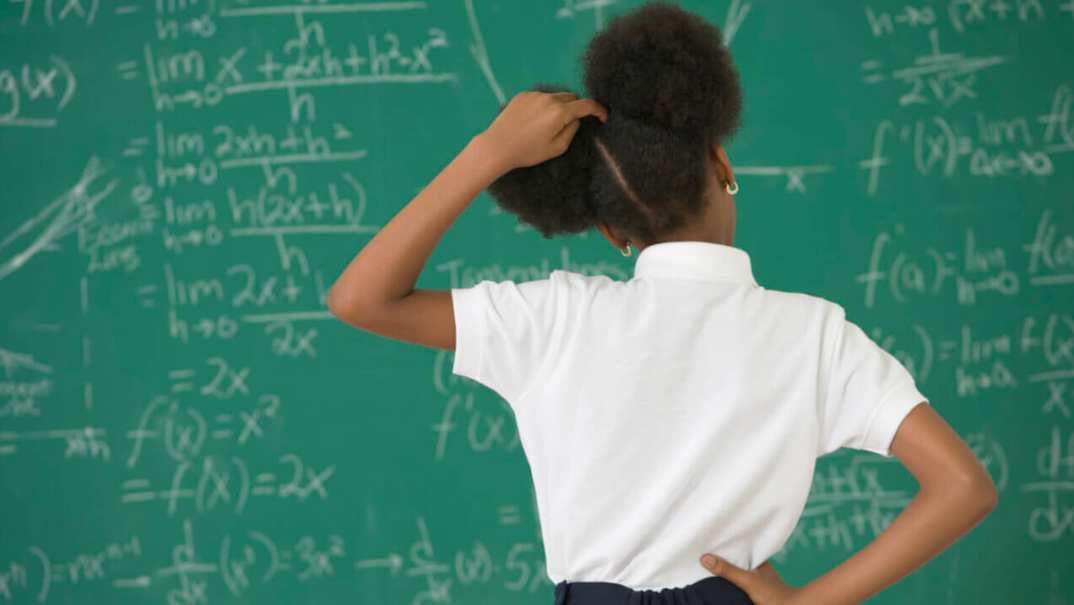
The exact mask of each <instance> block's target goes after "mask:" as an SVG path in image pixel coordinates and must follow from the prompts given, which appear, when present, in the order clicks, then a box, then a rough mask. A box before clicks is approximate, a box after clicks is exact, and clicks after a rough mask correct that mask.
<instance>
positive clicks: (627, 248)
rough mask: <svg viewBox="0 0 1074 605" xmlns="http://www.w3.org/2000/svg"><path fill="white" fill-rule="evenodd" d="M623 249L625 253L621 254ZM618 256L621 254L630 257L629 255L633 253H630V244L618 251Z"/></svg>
mask: <svg viewBox="0 0 1074 605" xmlns="http://www.w3.org/2000/svg"><path fill="white" fill-rule="evenodd" d="M624 249H625V250H626V252H623V250H624ZM619 254H622V255H623V256H630V255H631V254H633V252H631V251H630V242H627V243H626V246H624V247H623V248H620V249H619Z"/></svg>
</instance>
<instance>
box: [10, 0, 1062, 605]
mask: <svg viewBox="0 0 1074 605" xmlns="http://www.w3.org/2000/svg"><path fill="white" fill-rule="evenodd" d="M683 5H684V6H685V7H686V8H689V9H691V10H695V11H697V12H700V13H702V14H704V15H706V16H707V17H708V18H710V19H711V20H712V21H713V22H714V23H716V24H718V25H720V26H721V27H723V28H724V30H725V32H726V34H727V39H728V40H729V44H730V46H731V48H732V51H733V53H734V55H735V57H736V61H737V63H738V66H739V69H740V71H741V75H742V80H743V91H744V99H745V113H744V116H743V125H742V129H741V130H740V131H739V134H738V136H737V137H736V138H735V139H734V140H733V141H732V142H731V144H730V145H729V148H728V150H729V154H730V157H731V160H732V163H733V165H734V166H735V169H736V170H735V173H736V176H738V177H739V182H740V183H741V187H742V191H741V192H740V193H739V195H738V197H737V201H738V208H739V211H738V216H739V224H738V229H737V238H736V242H735V244H736V245H737V246H739V247H741V248H743V249H745V250H747V251H748V252H749V253H750V255H751V257H752V260H753V266H754V271H755V274H756V276H757V278H758V281H759V282H760V283H761V284H762V285H764V286H766V287H768V288H771V289H779V290H793V291H802V292H807V293H811V294H815V295H819V296H823V297H825V298H828V299H830V300H833V301H836V302H839V303H840V304H842V305H844V306H845V307H846V309H847V314H848V318H849V319H851V320H852V321H855V322H857V323H859V324H860V325H861V326H862V327H863V328H866V330H867V332H869V333H870V335H872V336H873V337H874V338H876V339H877V340H878V342H881V343H882V345H883V346H884V347H885V348H886V349H888V350H890V351H891V352H892V353H894V354H896V355H897V356H898V357H899V359H901V360H902V361H903V362H904V363H905V364H906V365H907V367H909V368H910V369H911V370H912V372H913V373H914V375H915V377H916V378H917V380H918V382H919V385H920V387H921V389H922V391H923V392H924V393H926V394H927V395H928V397H929V398H930V400H931V402H932V404H933V406H934V408H935V409H936V410H938V411H939V412H940V413H941V414H942V415H943V416H944V417H945V418H946V419H947V420H948V421H949V422H950V423H951V424H952V425H953V426H954V427H955V428H956V429H957V430H958V431H959V432H960V434H962V435H963V436H964V438H965V439H966V440H967V442H968V443H969V444H970V445H971V446H972V447H973V448H974V451H975V452H976V453H977V454H978V455H979V457H980V459H981V460H982V462H983V463H984V464H985V466H986V467H987V468H988V470H989V471H990V473H991V474H992V476H993V478H994V480H995V482H996V484H997V486H998V488H999V493H1000V501H999V505H998V507H997V508H996V509H995V511H994V512H993V513H992V515H991V516H990V517H988V518H987V519H986V520H985V521H984V522H983V523H982V524H981V525H979V526H978V527H977V528H976V530H975V531H973V532H971V533H970V534H969V535H968V536H967V537H966V538H965V539H964V540H962V541H961V542H959V543H958V544H956V545H955V546H954V547H953V548H952V549H950V550H948V551H946V552H944V553H943V554H941V555H940V556H939V557H937V558H936V559H934V560H932V561H931V562H930V563H928V564H927V565H926V566H924V567H922V568H921V569H919V570H918V571H917V572H915V573H914V574H913V575H911V576H910V577H908V578H907V579H905V580H904V581H902V582H901V583H899V584H898V585H897V586H895V587H893V588H892V589H890V590H888V591H886V592H885V593H883V594H882V595H880V596H878V597H877V598H875V599H874V600H873V602H876V603H906V602H928V603H939V602H942V603H1045V602H1049V603H1065V602H1072V601H1074V579H1072V577H1071V573H1070V572H1071V570H1072V565H1074V555H1072V553H1074V487H1072V481H1074V415H1072V408H1074V316H1072V313H1074V176H1072V175H1074V170H1072V168H1074V156H1072V154H1071V152H1072V151H1074V117H1072V115H1071V114H1072V111H1074V109H1072V104H1074V102H1072V99H1074V75H1072V72H1071V69H1070V57H1071V52H1070V50H1071V49H1072V48H1074V8H1072V7H1071V4H1070V3H1069V2H1066V3H1061V2H1059V1H1052V0H1014V1H1013V2H1008V3H1006V4H1003V3H990V4H988V5H987V6H985V5H984V3H977V2H962V1H959V0H950V1H944V2H939V1H937V2H928V1H926V2H909V3H903V2H896V1H880V0H877V1H875V2H871V3H865V4H862V3H857V2H839V3H834V2H832V3H812V2H774V1H750V0H732V1H724V0H721V1H719V2H700V1H695V2H683ZM635 6H637V3H636V2H627V1H622V2H615V1H606V2H605V1H602V2H583V1H581V0H573V1H572V0H555V1H553V0H547V1H539V2H538V1H532V2H510V1H503V0H498V1H486V0H463V1H456V2H447V1H439V0H428V1H424V2H422V1H398V2H377V3H372V2H369V3H367V2H351V1H350V0H340V1H339V2H329V3H317V2H312V1H305V0H295V1H294V2H289V0H157V1H156V2H145V1H141V0H13V1H11V2H4V3H2V4H0V40H2V45H3V47H2V48H3V52H2V53H0V158H2V161H0V192H2V193H0V196H2V198H0V370H2V373H0V502H2V510H3V514H2V519H0V603H6V602H12V603H75V602H77V603H117V604H123V603H174V604H195V603H342V602H347V603H369V604H374V603H375V604H403V603H411V604H431V603H460V604H466V605H476V604H484V603H497V604H501V603H525V604H528V603H550V602H551V598H552V586H551V584H550V582H549V581H548V580H547V578H546V577H545V575H544V556H543V549H542V542H541V534H540V527H539V523H538V520H537V511H536V508H535V506H536V505H535V500H534V498H533V494H532V488H531V485H530V482H529V473H528V469H527V466H526V460H525V457H524V453H523V451H522V449H521V447H520V443H519V440H518V435H517V433H516V425H515V421H514V418H513V416H512V414H511V410H510V408H509V407H508V406H507V405H506V404H505V402H503V401H502V400H500V399H498V398H497V396H496V395H495V394H494V393H493V392H491V391H489V390H487V389H485V388H483V387H481V386H479V385H476V384H474V383H472V382H469V381H465V380H463V379H461V378H458V377H456V376H453V375H452V374H451V371H450V368H451V353H450V352H447V351H437V350H432V349H428V348H422V347H418V346H413V345H408V344H405V343H401V342H397V341H393V340H389V339H384V338H380V337H377V336H374V335H371V334H368V333H364V332H361V331H358V330H354V329H353V328H350V327H348V326H346V325H344V324H343V323H341V322H339V321H338V320H336V319H334V318H333V317H332V316H331V315H330V313H329V312H328V311H327V308H326V306H325V295H326V292H327V289H328V288H329V286H330V285H331V283H332V281H333V280H334V279H335V277H336V276H338V274H339V272H340V271H341V270H342V269H343V267H344V266H345V264H346V263H347V262H348V261H349V260H350V258H351V257H352V256H353V255H354V254H355V253H356V252H357V251H358V250H359V249H360V248H361V247H362V246H363V245H364V243H365V242H367V241H368V240H369V238H370V237H371V236H372V235H373V234H374V233H375V232H376V230H377V229H378V228H379V227H380V226H382V225H384V224H385V222H386V221H388V220H389V219H390V218H391V217H392V216H393V214H394V213H395V212H396V211H398V210H399V209H400V208H401V207H402V206H403V205H404V204H405V203H406V202H407V201H409V200H410V199H411V198H412V197H413V196H414V195H415V194H416V193H417V192H418V191H419V190H420V189H421V188H422V187H423V186H424V185H425V184H426V183H427V182H428V181H429V180H430V179H431V178H432V177H433V176H435V174H436V173H437V172H438V171H439V170H440V169H441V168H442V167H443V166H444V165H445V164H446V163H447V162H448V161H450V159H451V158H452V157H453V156H454V155H455V154H456V153H457V152H458V151H459V150H461V149H462V147H463V145H464V144H465V142H466V141H467V140H468V138H469V137H471V136H472V135H474V134H476V133H477V132H479V131H480V130H481V129H483V128H484V127H486V126H487V125H488V123H489V122H490V121H491V119H492V118H493V117H494V116H495V115H496V111H497V108H498V107H499V105H500V104H501V103H503V102H505V101H506V100H507V99H508V98H510V97H511V96H512V95H513V94H514V93H515V92H518V91H520V90H523V89H525V88H527V87H530V86H532V85H533V84H534V83H535V82H538V81H542V82H560V83H562V84H564V85H567V86H572V87H575V88H576V89H579V90H580V88H579V80H580V75H581V74H580V72H579V62H578V57H579V54H580V53H581V51H582V49H583V48H584V47H585V44H586V43H587V41H588V40H589V38H590V37H591V36H592V34H593V33H594V32H595V31H597V30H598V29H599V28H601V27H602V26H603V24H605V23H607V21H608V19H610V18H611V17H612V16H614V15H615V14H618V13H622V12H625V11H628V10H630V9H632V8H634V7H635ZM632 262H633V259H624V258H622V257H621V256H620V255H619V253H618V252H616V251H615V250H614V249H612V248H611V247H610V246H608V245H607V242H605V241H604V240H603V238H602V237H600V236H599V234H596V233H589V234H585V235H580V236H577V237H571V238H562V239H553V240H546V239H542V238H541V237H540V236H539V234H537V233H536V232H535V231H534V230H532V229H528V228H525V227H523V226H520V225H519V224H518V222H517V220H516V219H515V218H514V217H513V216H511V215H508V214H505V213H502V212H500V211H498V209H497V207H496V206H495V204H494V203H493V202H492V200H491V199H490V198H489V197H488V196H487V195H486V194H482V195H481V196H480V197H478V199H477V200H476V201H475V202H474V204H473V205H472V207H471V208H470V209H468V210H467V212H466V213H465V214H464V215H463V216H462V217H461V218H460V220H459V221H458V222H457V224H456V225H455V226H454V227H453V228H452V229H451V231H450V232H449V233H448V234H447V236H446V237H445V238H444V240H443V241H442V243H441V245H440V246H439V247H438V248H437V250H436V252H435V254H434V255H433V258H431V259H430V262H429V264H428V266H427V268H426V270H425V272H424V273H423V275H422V276H421V279H420V280H419V287H425V288H444V289H446V288H449V287H453V286H466V285H470V284H472V283H474V282H476V281H478V280H480V279H513V280H516V281H525V280H530V279H539V278H541V277H544V276H546V275H547V274H548V273H549V272H550V271H551V270H553V269H570V270H574V271H579V272H584V273H604V274H608V275H610V276H612V277H614V278H618V279H626V278H629V276H630V274H631V271H632V268H633V266H632ZM914 491H915V483H914V482H913V480H912V477H911V476H910V475H909V474H908V473H907V472H906V471H905V470H904V469H903V468H902V467H901V466H900V465H898V464H897V460H895V459H883V458H882V457H880V456H876V455H874V454H869V453H866V452H859V451H852V450H842V451H840V452H836V453H833V454H831V455H829V456H825V457H823V458H821V459H820V460H818V462H817V467H816V476H815V484H814V488H813V491H812V494H811V496H810V502H809V504H808V505H807V508H806V512H805V514H804V515H803V517H802V519H801V521H800V523H799V527H798V528H797V531H796V532H795V534H794V535H793V536H792V538H791V540H790V541H789V542H788V543H787V545H786V546H785V548H784V549H783V551H781V553H780V554H779V556H778V557H777V558H776V560H775V561H774V563H775V565H776V566H777V568H778V569H780V570H781V571H782V572H783V573H784V575H785V577H786V578H787V579H788V580H789V581H791V582H793V583H803V582H805V581H807V580H809V579H810V578H812V577H814V576H816V575H819V574H821V573H823V572H825V571H827V570H828V569H830V568H831V567H832V566H833V565H835V564H837V563H839V562H840V561H842V560H843V559H845V558H846V557H848V556H850V555H851V554H852V553H853V552H856V551H857V550H858V549H860V548H862V547H863V546H865V545H866V544H867V543H868V542H869V541H870V540H871V539H872V538H873V537H874V536H875V535H876V534H877V533H879V532H880V531H882V530H883V528H884V527H885V526H886V524H887V523H889V522H890V521H891V520H892V518H893V517H894V516H895V515H896V514H897V513H898V512H899V511H900V510H901V509H902V507H903V506H905V504H906V503H907V502H908V501H909V499H910V498H911V497H912V495H913V493H914ZM699 554H700V553H699Z"/></svg>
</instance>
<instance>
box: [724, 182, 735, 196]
mask: <svg viewBox="0 0 1074 605" xmlns="http://www.w3.org/2000/svg"><path fill="white" fill-rule="evenodd" d="M732 185H734V188H732V187H731V186H732ZM723 189H724V191H726V192H727V193H730V194H731V195H734V194H736V193H738V181H735V182H733V183H725V184H724V186H723Z"/></svg>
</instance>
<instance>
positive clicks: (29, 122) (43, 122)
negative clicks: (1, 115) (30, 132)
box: [0, 118, 56, 128]
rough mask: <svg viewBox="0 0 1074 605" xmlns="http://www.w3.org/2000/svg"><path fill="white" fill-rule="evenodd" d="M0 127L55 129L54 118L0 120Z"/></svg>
mask: <svg viewBox="0 0 1074 605" xmlns="http://www.w3.org/2000/svg"><path fill="white" fill-rule="evenodd" d="M0 126H23V127H26V128H55V127H56V118H11V119H6V120H0Z"/></svg>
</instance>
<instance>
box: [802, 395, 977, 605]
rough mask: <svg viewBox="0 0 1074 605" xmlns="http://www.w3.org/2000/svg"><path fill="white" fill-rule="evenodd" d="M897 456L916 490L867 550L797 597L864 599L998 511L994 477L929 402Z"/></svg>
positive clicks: (907, 426)
mask: <svg viewBox="0 0 1074 605" xmlns="http://www.w3.org/2000/svg"><path fill="white" fill-rule="evenodd" d="M891 453H892V455H894V456H895V457H896V458H898V459H899V460H900V461H901V462H902V463H903V464H904V465H905V466H906V468H907V469H908V470H909V471H910V473H911V474H913V475H914V477H915V478H916V479H917V482H918V484H919V486H920V489H919V490H918V492H917V494H916V495H915V496H914V498H913V499H912V500H911V501H910V504H908V505H907V506H906V508H904V509H903V510H902V512H901V513H899V515H898V516H897V517H895V519H894V521H892V522H891V524H890V525H888V527H887V528H886V529H885V530H884V531H883V532H881V533H880V534H879V535H878V536H877V537H876V539H874V540H873V541H872V542H870V543H869V544H868V545H866V546H865V548H863V549H862V550H860V551H858V552H857V553H855V554H854V555H853V556H851V557H850V558H848V559H847V560H845V561H843V562H842V563H841V564H839V565H838V566H836V567H835V568H833V569H832V570H830V571H829V572H827V573H826V574H824V575H822V576H820V577H818V578H816V579H814V580H813V581H812V582H810V583H808V584H806V585H805V586H802V587H801V588H800V589H799V590H798V591H797V592H798V594H796V595H795V599H794V601H795V602H798V603H823V604H825V605H828V604H831V605H841V604H843V603H846V604H856V603H861V602H862V601H864V600H865V599H867V598H869V597H871V596H873V595H875V594H876V593H878V592H880V591H881V590H883V589H885V588H887V587H888V586H890V585H892V584H894V583H895V582H896V581H898V580H899V579H900V578H902V577H904V576H906V575H907V574H909V573H910V572H912V571H914V570H915V569H917V568H918V567H920V566H921V565H923V564H924V563H925V562H927V561H928V560H929V559H932V558H933V557H935V556H936V555H937V554H939V553H940V552H942V551H943V550H944V549H946V548H947V547H948V546H950V545H951V544H953V543H954V542H955V541H956V540H958V539H959V538H960V537H962V536H963V535H964V534H966V533H967V532H969V530H971V529H973V528H974V527H975V526H976V525H977V524H978V523H980V522H981V521H982V520H983V519H984V518H985V517H986V516H987V515H988V514H989V513H990V512H991V511H992V509H994V508H995V506H996V503H997V495H996V488H995V485H994V484H993V483H992V479H991V477H989V475H988V473H987V471H985V469H984V468H983V467H982V466H981V464H980V463H979V462H978V460H977V458H976V457H975V456H974V454H973V452H972V451H971V450H970V449H969V447H967V445H966V444H965V442H963V440H962V438H961V437H959V435H958V433H956V432H955V431H954V429H952V428H951V427H950V425H948V424H947V422H946V421H944V419H943V418H942V417H941V416H940V415H939V414H937V413H936V411H935V410H934V409H933V408H932V406H931V405H918V406H916V407H914V409H913V410H911V411H910V413H909V414H907V416H906V418H905V419H904V420H903V422H902V424H901V425H900V426H899V429H898V431H897V432H896V433H895V437H894V438H893V439H892V442H891Z"/></svg>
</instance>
